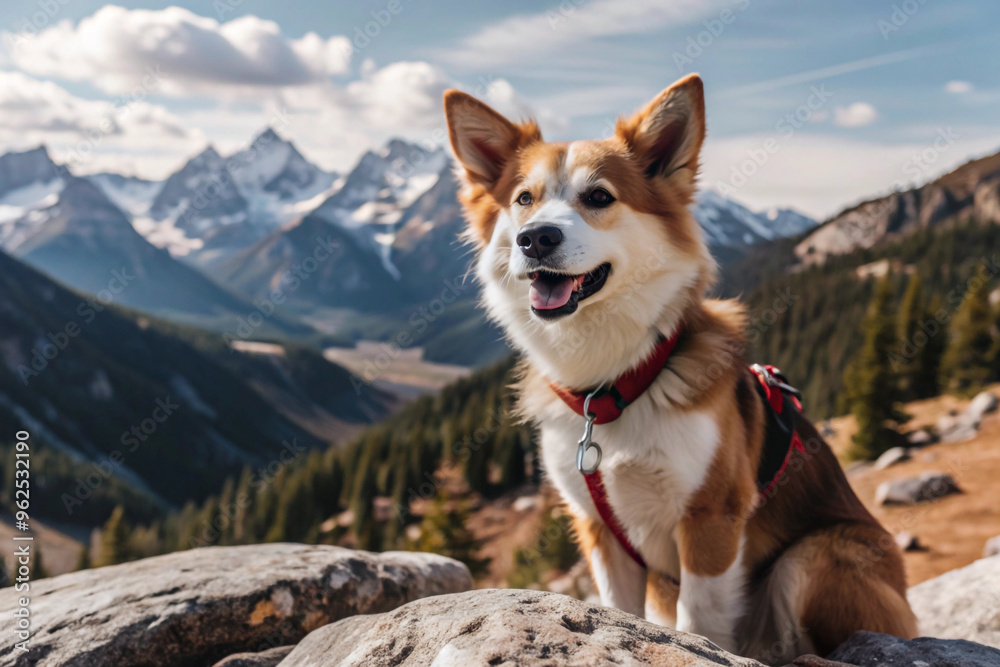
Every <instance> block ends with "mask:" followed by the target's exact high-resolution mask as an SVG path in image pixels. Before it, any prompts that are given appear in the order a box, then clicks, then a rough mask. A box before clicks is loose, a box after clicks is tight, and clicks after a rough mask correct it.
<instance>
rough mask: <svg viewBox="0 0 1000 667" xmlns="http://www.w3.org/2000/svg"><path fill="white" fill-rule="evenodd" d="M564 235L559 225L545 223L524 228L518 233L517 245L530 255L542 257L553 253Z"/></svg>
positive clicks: (535, 257) (536, 257) (537, 257)
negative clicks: (540, 225)
mask: <svg viewBox="0 0 1000 667" xmlns="http://www.w3.org/2000/svg"><path fill="white" fill-rule="evenodd" d="M562 238H563V235H562V232H561V231H559V228H558V227H553V226H552V225H545V226H543V227H532V228H528V229H522V230H521V231H520V232H519V233H518V235H517V245H519V246H520V247H521V252H523V253H524V254H525V255H527V256H528V257H532V258H534V259H542V258H543V257H547V256H549V255H551V254H552V251H554V250H555V249H556V248H557V247H558V246H559V243H560V241H562Z"/></svg>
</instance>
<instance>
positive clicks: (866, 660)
mask: <svg viewBox="0 0 1000 667" xmlns="http://www.w3.org/2000/svg"><path fill="white" fill-rule="evenodd" d="M827 658H828V659H829V660H839V661H841V662H846V663H848V664H851V665H857V666H858V667H887V666H889V665H898V666H899V667H911V666H912V667H932V666H933V667H997V665H1000V651H998V650H996V649H995V648H990V647H988V646H983V645H981V644H975V643H973V642H969V641H965V640H963V639H932V638H930V637H918V638H917V639H913V640H910V641H907V640H905V639H900V638H899V637H893V636H891V635H881V634H878V633H876V632H858V633H856V634H854V636H852V637H851V638H850V639H848V640H847V641H846V642H844V643H843V644H841V645H840V647H839V648H837V649H836V650H835V651H834V652H833V653H831V654H830V655H828V656H827Z"/></svg>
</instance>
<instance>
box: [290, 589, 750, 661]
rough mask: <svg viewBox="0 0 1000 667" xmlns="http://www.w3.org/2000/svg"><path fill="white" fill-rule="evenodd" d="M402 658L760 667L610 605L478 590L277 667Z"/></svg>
mask: <svg viewBox="0 0 1000 667" xmlns="http://www.w3.org/2000/svg"><path fill="white" fill-rule="evenodd" d="M403 664H405V665H434V666H435V667H452V666H454V667H466V666H468V665H511V666H513V665H518V666H519V667H530V666H532V665H612V664H616V665H686V666H689V667H698V666H701V665H705V666H708V665H732V666H737V665H739V666H741V667H757V666H758V665H760V663H758V662H755V661H753V660H748V659H746V658H738V657H735V656H733V655H730V654H728V653H726V652H725V651H723V650H721V649H719V648H718V647H716V646H715V645H714V644H712V643H711V642H709V641H708V640H706V639H704V638H702V637H698V636H696V635H689V634H685V633H682V632H676V631H674V630H669V629H667V628H663V627H661V626H658V625H654V624H652V623H648V622H646V621H643V620H642V619H639V618H636V617H635V616H632V615H631V614H627V613H625V612H622V611H618V610H616V609H609V608H607V607H601V606H598V605H593V604H588V603H586V602H580V601H579V600H574V599H573V598H569V597H566V596H563V595H558V594H555V593H546V592H541V591H524V590H478V591H471V592H468V593H459V594H456V595H445V596H441V597H436V598H430V599H427V600H419V601H417V602H413V603H410V604H408V605H406V606H404V607H401V608H399V609H397V610H396V611H394V612H390V613H387V614H379V615H373V616H356V617H354V618H349V619H345V620H343V621H340V622H338V623H334V624H332V625H328V626H326V627H324V628H320V629H319V630H317V631H316V632H313V633H312V634H310V635H309V636H308V637H306V638H305V639H304V640H303V641H302V642H301V643H300V644H299V645H298V646H296V648H295V650H294V651H292V652H291V654H290V655H289V656H288V657H287V658H286V659H285V660H284V661H282V662H281V667H326V666H328V665H329V666H331V667H332V666H334V665H338V666H342V667H383V666H384V665H403Z"/></svg>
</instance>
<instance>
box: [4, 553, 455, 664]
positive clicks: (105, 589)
mask: <svg viewBox="0 0 1000 667" xmlns="http://www.w3.org/2000/svg"><path fill="white" fill-rule="evenodd" d="M471 586H472V580H471V578H470V576H469V571H468V569H467V568H466V567H465V566H464V565H462V564H461V563H459V562H457V561H454V560H451V559H449V558H444V557H441V556H435V555H431V554H418V553H402V552H390V553H385V554H371V553H367V552H364V551H352V550H350V549H342V548H339V547H330V546H307V545H303V544H267V545H254V546H245V547H208V548H203V549H193V550H190V551H181V552H178V553H173V554H169V555H166V556H158V557H156V558H147V559H144V560H140V561H135V562H131V563H125V564H122V565H114V566H111V567H102V568H97V569H93V570H84V571H82V572H73V573H71V574H64V575H61V576H58V577H52V578H50V579H43V580H41V581H38V582H37V583H33V584H32V587H31V619H32V622H33V625H32V631H33V632H32V637H33V640H34V642H33V646H32V650H31V652H30V653H27V654H24V653H14V652H13V647H12V644H13V642H4V644H3V645H2V646H0V664H4V665H14V666H16V667H22V666H27V665H32V666H36V665H37V666H38V667H54V666H55V665H60V666H72V667H90V666H91V665H93V666H95V667H96V666H98V665H101V666H103V665H115V667H130V666H138V665H151V666H152V665H155V666H156V667H174V666H177V667H180V666H182V665H210V664H212V663H213V662H216V661H218V660H221V659H222V658H225V657H226V656H229V655H232V654H234V653H239V652H241V651H260V650H264V649H269V648H272V647H275V646H282V645H286V644H294V643H296V642H297V641H298V640H299V639H301V638H302V637H304V636H305V635H306V634H307V633H308V632H309V631H311V630H314V629H315V628H318V627H320V626H321V625H325V624H327V623H331V622H333V621H337V620H340V619H342V618H345V617H347V616H353V615H355V614H377V613H381V612H386V611H389V610H391V609H395V608H396V607H398V606H400V605H402V604H405V603H406V602H409V601H411V600H415V599H417V598H421V597H425V596H428V595H439V594H442V593H453V592H456V591H462V590H467V589H468V588H470V587H471ZM18 596H19V594H18V593H15V592H14V590H13V589H11V588H6V589H3V590H0V616H2V617H3V618H12V614H13V611H14V609H15V607H16V605H17V598H18Z"/></svg>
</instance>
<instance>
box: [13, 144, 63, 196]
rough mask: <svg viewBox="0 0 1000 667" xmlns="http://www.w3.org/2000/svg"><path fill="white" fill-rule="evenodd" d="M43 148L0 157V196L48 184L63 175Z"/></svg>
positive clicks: (61, 169) (39, 147)
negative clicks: (27, 187) (27, 186)
mask: <svg viewBox="0 0 1000 667" xmlns="http://www.w3.org/2000/svg"><path fill="white" fill-rule="evenodd" d="M65 172H66V170H65V169H63V168H60V167H59V166H58V165H56V163H55V162H53V161H52V158H50V157H49V151H48V149H46V147H45V146H38V147H36V148H32V149H30V150H26V151H23V152H20V153H7V154H6V155H3V156H0V196H3V195H6V194H7V193H8V192H11V191H12V190H17V189H18V188H22V187H24V186H26V185H31V184H32V183H48V182H50V181H52V180H54V179H57V178H60V177H62V176H64V175H65Z"/></svg>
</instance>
